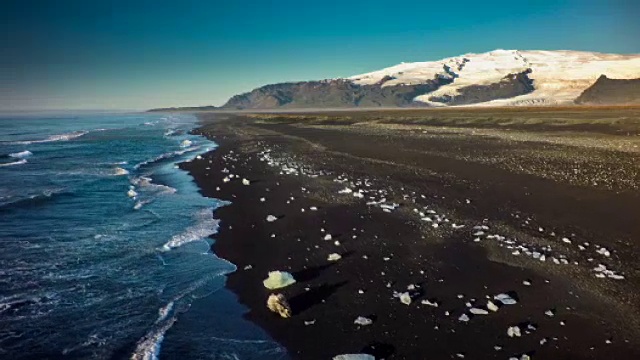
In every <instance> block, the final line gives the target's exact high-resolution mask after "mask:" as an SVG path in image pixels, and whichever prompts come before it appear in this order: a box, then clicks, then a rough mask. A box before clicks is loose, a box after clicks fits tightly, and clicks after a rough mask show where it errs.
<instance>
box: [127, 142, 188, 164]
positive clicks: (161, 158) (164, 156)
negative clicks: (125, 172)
mask: <svg viewBox="0 0 640 360" xmlns="http://www.w3.org/2000/svg"><path fill="white" fill-rule="evenodd" d="M198 149H200V146H192V147H188V148H186V149H182V150H177V151H171V152H168V153H164V154H162V155H159V156H156V157H154V158H152V159H149V160H145V161H143V162H141V163H139V164H137V165H135V166H134V169H139V168H141V167H143V166H146V165H150V164H153V163H157V162H161V161H166V160H169V159H172V158H174V157H177V156H181V155H184V154H186V153H188V152H192V151H196V150H198Z"/></svg>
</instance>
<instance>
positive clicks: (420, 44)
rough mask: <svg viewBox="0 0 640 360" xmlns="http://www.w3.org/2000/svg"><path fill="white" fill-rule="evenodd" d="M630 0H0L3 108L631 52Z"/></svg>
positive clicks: (108, 102) (142, 103) (199, 99)
mask: <svg viewBox="0 0 640 360" xmlns="http://www.w3.org/2000/svg"><path fill="white" fill-rule="evenodd" d="M638 14H640V1H637V0H608V1H605V0H603V1H600V0H556V1H535V0H532V1H468V0H458V1H453V2H446V1H428V0H421V1H413V0H404V1H381V0H368V1H348V0H341V1H335V0H323V1H318V0H307V1H289V0H279V1H275V0H274V1H254V0H245V1H234V0H226V1H216V0H209V1H204V0H180V1H162V0H155V1H135V0H130V1H118V0H114V1H98V0H95V1H94V0H91V1H88V0H59V1H45V0H40V1H37V0H4V1H3V2H2V11H0V31H1V32H0V34H1V35H0V109H6V110H9V109H11V110H14V109H21V108H22V109H34V108H47V109H53V108H56V109H65V108H68V109H78V108H85V109H86V108H89V109H145V108H150V107H158V106H185V105H208V104H213V105H221V104H223V103H224V102H225V101H226V100H227V99H228V98H229V97H230V96H232V95H234V94H236V93H240V92H245V91H249V90H251V89H253V88H255V87H258V86H261V85H264V84H267V83H274V82H282V81H294V80H310V79H322V78H333V77H342V76H350V75H355V74H358V73H362V72H367V71H372V70H376V69H379V68H382V67H386V66H391V65H394V64H396V63H399V62H403V61H404V62H409V61H428V60H437V59H440V58H443V57H449V56H456V55H460V54H463V53H468V52H485V51H490V50H494V49H498V48H502V49H549V50H553V49H568V50H588V51H600V52H616V53H640V40H638V39H640V21H638V20H637V16H638Z"/></svg>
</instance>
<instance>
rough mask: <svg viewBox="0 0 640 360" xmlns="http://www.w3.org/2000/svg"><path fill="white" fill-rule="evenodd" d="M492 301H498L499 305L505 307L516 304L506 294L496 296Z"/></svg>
mask: <svg viewBox="0 0 640 360" xmlns="http://www.w3.org/2000/svg"><path fill="white" fill-rule="evenodd" d="M493 298H494V299H496V300H498V301H500V302H501V303H503V304H505V305H515V304H516V303H518V302H517V301H516V300H515V299H514V298H512V297H511V296H509V295H508V294H504V293H502V294H498V295H496V296H494V297H493Z"/></svg>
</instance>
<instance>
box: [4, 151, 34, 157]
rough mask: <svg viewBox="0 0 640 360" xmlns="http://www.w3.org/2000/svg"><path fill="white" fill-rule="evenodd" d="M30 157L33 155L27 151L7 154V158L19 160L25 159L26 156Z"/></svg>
mask: <svg viewBox="0 0 640 360" xmlns="http://www.w3.org/2000/svg"><path fill="white" fill-rule="evenodd" d="M31 155H33V153H32V152H31V151H29V150H25V151H20V152H17V153H11V154H9V156H11V157H12V158H19V159H22V158H26V157H27V156H31Z"/></svg>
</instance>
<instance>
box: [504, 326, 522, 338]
mask: <svg viewBox="0 0 640 360" xmlns="http://www.w3.org/2000/svg"><path fill="white" fill-rule="evenodd" d="M507 335H509V337H520V336H522V334H521V333H520V328H519V327H518V326H509V328H508V329H507Z"/></svg>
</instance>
